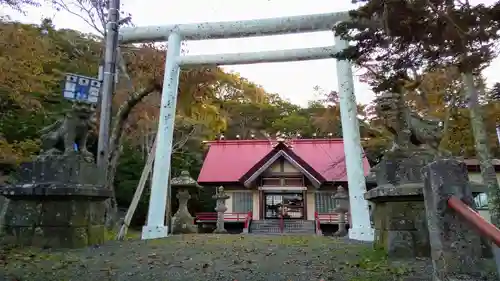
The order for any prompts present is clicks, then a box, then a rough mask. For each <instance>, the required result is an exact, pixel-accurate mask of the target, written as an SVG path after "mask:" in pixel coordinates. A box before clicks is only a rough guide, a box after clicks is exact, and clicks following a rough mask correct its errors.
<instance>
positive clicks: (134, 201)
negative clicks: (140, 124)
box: [116, 138, 157, 240]
mask: <svg viewBox="0 0 500 281" xmlns="http://www.w3.org/2000/svg"><path fill="white" fill-rule="evenodd" d="M156 140H157V138H155V140H154V142H153V145H152V146H151V149H150V150H149V155H148V159H147V161H146V165H144V169H143V170H142V174H141V178H140V180H139V184H138V185H137V189H136V190H135V194H134V197H133V198H132V202H130V206H129V207H128V210H127V214H126V215H125V219H124V220H123V223H122V226H121V227H120V232H118V235H117V236H116V240H123V239H124V238H125V235H127V230H128V228H129V226H130V221H131V220H132V217H133V216H134V212H135V210H136V209H137V205H138V204H139V200H140V199H141V195H142V193H143V192H144V187H145V186H146V181H147V180H148V176H149V173H151V170H152V167H153V162H154V160H155V152H156Z"/></svg>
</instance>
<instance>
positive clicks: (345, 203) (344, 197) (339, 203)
mask: <svg viewBox="0 0 500 281" xmlns="http://www.w3.org/2000/svg"><path fill="white" fill-rule="evenodd" d="M333 199H334V200H335V205H336V208H335V212H337V213H338V214H339V229H338V230H337V232H335V233H334V234H333V235H335V236H340V237H343V236H346V235H347V222H346V219H345V216H346V213H347V212H348V211H349V194H348V193H347V192H346V190H345V189H344V188H343V187H342V186H339V187H338V188H337V192H336V193H335V195H334V196H333Z"/></svg>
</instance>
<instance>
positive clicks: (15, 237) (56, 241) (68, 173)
mask: <svg viewBox="0 0 500 281" xmlns="http://www.w3.org/2000/svg"><path fill="white" fill-rule="evenodd" d="M99 174H100V173H99V170H98V169H97V167H96V166H95V165H94V164H93V163H87V162H85V161H84V159H83V158H81V157H79V156H76V155H75V156H54V157H48V158H45V159H44V160H36V161H34V162H32V163H26V164H23V165H22V166H21V169H20V171H19V173H18V175H17V181H16V183H15V184H12V185H9V186H4V187H1V188H0V194H2V195H3V196H5V197H7V198H8V199H10V203H9V205H8V207H7V211H6V214H5V233H4V234H5V236H4V237H3V239H5V240H6V242H9V243H15V244H20V245H26V246H40V247H50V248H78V247H85V246H89V245H95V244H100V243H103V242H104V239H105V227H104V220H105V204H104V200H106V199H107V198H109V197H110V196H111V191H110V190H107V189H104V187H103V185H102V184H101V183H100V181H99V177H98V176H96V175H99Z"/></svg>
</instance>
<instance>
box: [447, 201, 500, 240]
mask: <svg viewBox="0 0 500 281" xmlns="http://www.w3.org/2000/svg"><path fill="white" fill-rule="evenodd" d="M448 206H449V207H450V208H452V209H453V210H455V212H457V213H458V214H459V215H461V216H462V217H463V218H464V219H465V220H466V221H467V222H469V223H470V224H472V225H473V226H474V227H475V228H476V229H477V230H478V231H479V233H480V234H481V235H482V236H484V237H485V238H488V239H490V240H492V241H493V243H495V244H496V245H497V246H498V247H500V229H498V228H497V227H496V226H494V225H493V224H491V223H489V222H488V221H486V220H485V219H484V218H483V217H481V216H480V215H479V213H478V212H476V211H474V209H472V208H471V207H469V206H467V205H466V204H465V203H464V202H462V200H460V199H458V198H457V197H456V196H451V197H450V199H448Z"/></svg>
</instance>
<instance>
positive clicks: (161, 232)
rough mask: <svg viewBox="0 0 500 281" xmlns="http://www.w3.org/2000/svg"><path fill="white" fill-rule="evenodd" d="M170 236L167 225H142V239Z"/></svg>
mask: <svg viewBox="0 0 500 281" xmlns="http://www.w3.org/2000/svg"><path fill="white" fill-rule="evenodd" d="M167 236H168V226H166V225H145V226H143V227H142V237H141V239H142V240H148V239H158V238H165V237H167Z"/></svg>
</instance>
